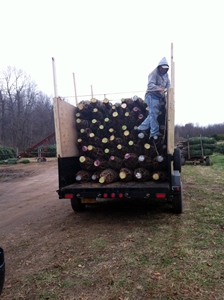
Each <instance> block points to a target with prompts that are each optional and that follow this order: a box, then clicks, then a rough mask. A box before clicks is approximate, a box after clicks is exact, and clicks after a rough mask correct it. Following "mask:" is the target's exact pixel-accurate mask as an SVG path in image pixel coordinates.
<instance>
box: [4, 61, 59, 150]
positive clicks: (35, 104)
mask: <svg viewBox="0 0 224 300" xmlns="http://www.w3.org/2000/svg"><path fill="white" fill-rule="evenodd" d="M53 132H54V116H53V105H52V101H51V99H50V97H49V96H47V95H46V94H44V93H43V92H41V91H39V90H38V88H37V85H36V84H35V82H34V81H32V79H31V77H30V76H28V75H26V73H25V72H23V71H22V70H18V69H16V68H12V67H8V68H7V69H6V70H3V71H2V72H1V73H0V145H5V146H10V147H14V148H18V149H19V151H23V150H25V149H27V148H29V147H30V146H32V145H34V144H36V143H38V142H39V141H41V140H42V139H44V138H45V137H47V136H48V135H50V134H51V133H53Z"/></svg>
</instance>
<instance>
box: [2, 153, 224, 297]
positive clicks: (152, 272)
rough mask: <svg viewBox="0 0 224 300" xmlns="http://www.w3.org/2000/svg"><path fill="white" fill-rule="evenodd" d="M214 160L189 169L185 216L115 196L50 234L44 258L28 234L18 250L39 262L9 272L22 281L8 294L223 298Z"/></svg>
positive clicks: (221, 200) (221, 208)
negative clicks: (16, 272)
mask: <svg viewBox="0 0 224 300" xmlns="http://www.w3.org/2000/svg"><path fill="white" fill-rule="evenodd" d="M211 162H212V165H211V166H205V165H203V164H198V165H196V166H194V165H193V164H191V165H185V166H183V167H182V175H181V177H182V182H183V197H184V213H183V214H182V215H173V214H172V213H171V212H170V209H169V207H168V206H166V205H165V206H164V205H163V204H155V203H154V204H153V203H145V202H143V203H141V205H140V204H139V203H137V202H135V201H133V202H131V203H130V204H129V205H128V206H125V205H124V204H123V203H121V202H117V204H115V202H111V203H107V204H101V205H99V206H98V207H93V208H89V209H87V211H86V212H85V213H83V214H74V216H73V215H72V214H68V216H67V218H66V220H64V222H63V224H62V225H63V226H62V225H61V227H60V226H57V227H56V229H55V228H54V229H52V231H49V232H48V233H46V232H45V236H44V237H43V241H42V243H41V244H40V245H39V246H38V247H41V248H44V249H45V248H46V249H47V250H46V251H45V256H41V258H40V254H39V252H38V250H36V251H34V248H33V246H32V244H29V241H28V240H26V242H24V243H22V244H21V243H20V244H15V245H14V247H15V248H14V249H13V250H12V252H13V251H15V253H16V252H17V251H18V249H19V247H21V246H22V247H23V248H25V249H26V251H30V255H31V256H32V259H33V261H32V262H31V266H32V267H29V266H26V265H24V268H25V270H26V273H27V274H26V275H25V276H24V275H23V276H21V277H15V275H13V274H9V275H8V276H11V280H12V282H13V283H14V285H13V288H12V289H5V290H4V293H3V297H2V299H3V300H4V299H10V300H16V299H27V300H28V299H33V300H37V299H38V300H39V299H62V300H63V299H72V300H74V299H75V300H78V299H79V300H87V299H91V300H92V299H93V300H94V299H96V300H136V299H139V300H141V299H144V300H145V299H155V300H159V299H161V300H175V299H178V300H179V299H189V300H190V299H201V300H206V299H207V300H213V299H214V300H221V299H223V295H224V280H223V279H224V248H223V240H224V187H223V177H224V171H223V165H224V156H221V155H217V154H214V155H213V156H212V157H211ZM62 227H63V230H61V228H62ZM49 230H50V229H49ZM11 238H12V237H11ZM30 238H31V237H30ZM26 239H28V237H26ZM36 239H37V238H36ZM32 243H33V244H35V237H34V236H32ZM49 243H50V244H49ZM11 255H12V254H11ZM26 255H27V256H28V257H29V253H26ZM38 263H41V264H40V265H39V264H38ZM17 266H18V267H19V266H20V261H19V260H18V261H17ZM23 273H24V270H23Z"/></svg>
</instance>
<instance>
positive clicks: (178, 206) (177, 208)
mask: <svg viewBox="0 0 224 300" xmlns="http://www.w3.org/2000/svg"><path fill="white" fill-rule="evenodd" d="M173 212H174V213H175V214H181V213H182V212H183V195H182V184H181V186H180V193H179V194H175V195H173Z"/></svg>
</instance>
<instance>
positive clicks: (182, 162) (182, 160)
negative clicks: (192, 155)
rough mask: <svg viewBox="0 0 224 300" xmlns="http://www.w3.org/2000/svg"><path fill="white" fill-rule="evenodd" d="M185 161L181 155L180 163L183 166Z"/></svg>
mask: <svg viewBox="0 0 224 300" xmlns="http://www.w3.org/2000/svg"><path fill="white" fill-rule="evenodd" d="M185 163H186V160H185V157H183V156H182V157H181V165H182V166H184V165H185Z"/></svg>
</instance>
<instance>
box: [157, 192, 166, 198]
mask: <svg viewBox="0 0 224 300" xmlns="http://www.w3.org/2000/svg"><path fill="white" fill-rule="evenodd" d="M156 198H159V199H161V198H166V194H165V193H158V194H156Z"/></svg>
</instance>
